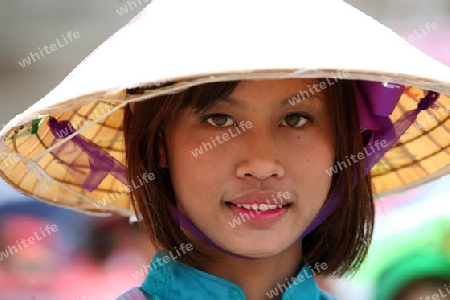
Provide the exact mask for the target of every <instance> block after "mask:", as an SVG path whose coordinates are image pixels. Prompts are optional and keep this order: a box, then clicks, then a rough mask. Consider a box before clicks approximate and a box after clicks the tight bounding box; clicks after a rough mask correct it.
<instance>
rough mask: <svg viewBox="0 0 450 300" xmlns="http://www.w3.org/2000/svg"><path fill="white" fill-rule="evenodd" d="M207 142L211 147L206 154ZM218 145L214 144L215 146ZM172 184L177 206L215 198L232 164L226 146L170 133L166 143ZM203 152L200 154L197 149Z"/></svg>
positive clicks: (181, 132) (208, 140)
mask: <svg viewBox="0 0 450 300" xmlns="http://www.w3.org/2000/svg"><path fill="white" fill-rule="evenodd" d="M206 142H209V143H210V144H211V147H212V149H210V148H209V147H208V146H206V147H207V149H208V151H205V147H203V145H206ZM216 144H217V143H216ZM167 148H168V161H169V168H170V173H171V179H172V184H173V187H174V190H175V194H176V196H177V199H178V201H180V204H181V205H182V206H184V205H183V204H185V203H189V205H190V204H200V203H203V204H204V203H205V202H204V201H205V199H217V198H218V197H220V192H221V190H222V189H223V184H224V182H226V181H227V179H229V177H230V174H231V173H230V172H232V166H233V163H232V162H231V161H230V159H231V157H232V155H230V153H229V149H228V147H227V145H217V147H214V144H213V143H212V142H211V140H210V136H209V135H208V136H207V137H204V136H201V137H196V136H193V135H190V136H189V133H188V132H184V131H182V130H180V131H178V132H175V133H173V134H172V136H171V138H170V139H169V140H168V143H167ZM200 148H201V149H202V152H203V153H201V152H200V151H198V149H200Z"/></svg>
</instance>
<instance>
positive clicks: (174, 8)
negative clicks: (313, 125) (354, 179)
mask: <svg viewBox="0 0 450 300" xmlns="http://www.w3.org/2000/svg"><path fill="white" fill-rule="evenodd" d="M342 74H345V75H346V77H345V78H344V79H361V80H370V81H379V82H390V83H395V84H401V85H405V86H407V88H406V89H405V92H404V93H403V95H402V98H401V100H400V103H399V104H398V106H397V107H396V109H395V111H394V113H393V114H392V120H393V121H395V120H396V119H397V118H399V116H400V115H401V114H402V112H404V111H405V110H409V109H413V108H415V107H416V106H417V101H418V99H420V98H421V97H423V95H424V90H433V91H436V92H439V93H441V94H446V95H450V69H449V68H447V67H445V66H444V65H442V64H440V63H438V62H436V61H434V60H433V59H431V58H429V57H428V56H426V55H424V54H423V53H421V52H420V51H418V50H417V49H415V48H414V47H412V46H411V45H409V44H408V43H407V42H406V41H405V40H403V39H402V38H400V37H398V36H397V35H396V34H395V33H393V32H392V31H391V30H390V29H388V28H386V27H384V26H383V25H381V24H380V23H378V22H377V21H375V20H373V19H372V18H370V17H368V16H366V15H365V14H363V13H362V12H360V11H358V10H356V9H355V8H353V7H352V6H350V5H348V4H346V3H345V2H343V1H339V0H316V1H298V0H279V1H276V2H273V1H256V0H227V1H211V0H192V1H182V0H154V1H152V2H151V4H150V5H149V6H147V7H146V8H145V9H144V10H143V11H142V12H141V13H140V14H139V15H138V16H137V17H136V18H135V19H133V20H132V21H131V22H130V23H129V24H127V25H126V26H125V27H123V28H122V29H121V30H119V31H118V32H117V33H116V34H114V35H113V36H111V37H110V38H109V39H108V40H106V41H105V42H104V43H103V44H102V45H101V46H99V47H98V48H97V49H96V50H95V51H94V52H93V53H92V54H91V55H89V56H88V57H87V58H86V59H85V60H84V61H83V62H82V63H81V64H80V65H79V66H78V67H77V68H75V69H74V70H73V71H72V73H71V74H69V76H68V77H67V78H66V79H64V81H63V82H61V83H60V84H59V85H58V86H57V87H56V88H55V89H54V90H52V91H51V92H50V93H49V94H48V95H46V96H45V97H44V98H43V99H41V100H40V101H39V102H37V103H36V104H35V105H33V106H32V107H30V108H29V109H28V110H26V111H25V112H24V113H23V114H21V115H19V116H17V117H16V118H14V119H13V120H12V121H11V122H10V123H9V124H7V126H5V128H4V129H3V131H2V132H1V133H0V141H1V142H0V154H2V156H3V160H2V161H1V162H0V163H1V165H0V168H1V171H0V176H1V177H2V178H3V179H4V180H5V181H6V182H8V183H9V184H10V185H12V186H13V187H14V188H16V189H17V190H19V191H21V192H22V193H25V194H27V195H30V196H32V197H35V198H38V199H41V200H44V201H47V202H49V203H52V204H56V205H62V206H65V207H68V208H72V209H76V210H80V211H84V212H90V213H99V214H102V213H103V214H108V213H118V214H121V215H126V216H133V214H134V213H133V211H132V208H131V206H130V202H129V198H128V192H127V189H126V188H125V184H124V183H123V182H121V181H120V180H118V179H116V178H117V177H114V176H113V175H111V174H110V173H107V174H104V178H102V180H101V183H100V184H99V186H98V188H97V189H95V190H93V191H88V190H86V189H85V188H83V187H82V184H83V182H85V181H86V180H89V179H90V178H89V174H88V169H89V164H90V162H89V160H88V159H86V158H85V157H84V156H83V155H82V151H80V150H79V149H76V147H72V148H71V147H70V146H68V147H64V145H67V143H68V141H69V140H70V139H71V138H72V137H75V136H78V137H80V138H81V137H82V138H85V139H87V140H90V141H92V142H94V143H96V144H97V145H98V146H100V147H101V148H103V149H104V150H105V151H106V152H108V153H109V154H110V155H111V156H112V157H114V158H115V159H116V160H117V161H119V162H122V163H124V144H123V133H122V117H123V108H124V106H125V105H126V103H128V102H130V101H142V100H145V99H150V98H153V97H155V96H158V95H162V94H165V93H176V92H178V91H181V90H183V89H186V88H188V87H190V86H194V85H198V84H201V83H205V82H213V81H227V80H238V79H252V78H254V79H257V78H258V79H264V78H286V77H298V78H325V77H326V78H332V77H335V78H336V77H337V78H339V77H341V78H342ZM134 87H146V88H145V90H146V91H145V92H143V93H142V94H133V95H127V93H126V90H127V88H134ZM143 90H144V89H143ZM437 105H438V106H440V107H441V108H444V110H445V109H446V108H447V107H448V110H450V98H449V97H446V96H443V95H441V97H440V98H439V100H438V102H437ZM426 114H427V112H422V113H421V114H419V118H418V119H419V121H421V120H425V121H424V123H423V124H421V125H420V126H417V127H416V126H412V127H411V128H410V130H409V131H408V132H407V134H405V135H404V136H402V137H401V139H400V141H399V142H398V143H397V144H396V145H395V146H394V148H393V149H391V151H390V152H389V153H387V155H386V156H385V157H384V158H383V160H382V161H381V162H380V163H379V164H378V165H377V166H375V167H374V168H373V171H372V172H373V175H374V178H375V185H376V190H377V192H378V193H379V194H383V193H388V192H392V191H399V190H401V189H405V188H410V187H413V186H415V185H418V184H421V183H424V182H426V181H429V180H432V179H434V178H437V177H439V176H442V175H445V174H447V173H449V171H450V167H448V164H449V162H450V155H449V144H450V131H449V129H450V120H449V113H448V111H446V112H445V113H441V114H435V115H436V119H430V120H429V121H427V116H426ZM51 118H54V119H56V120H58V121H62V120H64V121H66V120H67V121H69V122H70V123H71V124H72V126H73V132H69V134H70V136H68V137H66V138H63V139H55V137H54V135H53V134H52V132H51V131H50V128H49V120H53V119H51ZM87 178H88V179H87ZM97 179H98V178H97ZM128 190H129V189H128ZM106 199H109V201H108V204H107V205H105V206H103V205H100V206H99V205H98V204H99V203H101V201H102V200H106Z"/></svg>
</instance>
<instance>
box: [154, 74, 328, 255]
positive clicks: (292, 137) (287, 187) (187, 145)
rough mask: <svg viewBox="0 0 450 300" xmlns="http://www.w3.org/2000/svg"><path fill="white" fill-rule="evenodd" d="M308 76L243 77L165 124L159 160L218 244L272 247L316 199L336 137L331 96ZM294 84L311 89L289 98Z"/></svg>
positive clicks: (303, 220)
mask: <svg viewBox="0 0 450 300" xmlns="http://www.w3.org/2000/svg"><path fill="white" fill-rule="evenodd" d="M314 83H316V82H312V81H311V80H308V81H307V82H306V81H305V80H302V79H283V80H260V81H242V82H240V83H239V84H238V86H237V87H236V89H235V90H234V92H233V93H231V95H230V96H229V97H227V99H221V101H219V102H218V103H217V104H216V105H214V106H213V107H211V108H209V109H208V110H206V111H204V112H201V113H198V114H197V113H195V110H194V109H193V108H188V109H185V110H183V111H182V112H181V113H180V114H179V115H178V116H177V117H176V118H175V119H174V120H173V122H172V123H171V124H170V125H169V126H168V128H167V131H166V145H167V156H166V158H163V160H166V162H167V166H168V167H169V169H170V174H171V178H172V183H173V186H174V189H175V194H176V197H177V200H178V206H179V209H180V210H181V211H183V212H184V213H185V214H186V216H187V217H188V218H189V219H190V220H191V221H192V222H193V223H194V224H195V225H196V226H197V227H198V228H199V229H200V230H201V231H202V232H203V233H204V234H206V235H207V236H208V237H209V238H210V239H211V240H213V241H214V242H215V243H216V244H217V245H219V246H220V247H222V248H224V249H227V250H228V251H231V252H233V253H236V254H240V255H245V256H251V257H269V256H272V255H275V254H278V253H280V252H281V251H283V250H285V249H286V248H288V247H289V246H290V245H292V243H294V242H295V241H296V240H297V239H298V237H299V236H300V235H301V233H302V232H303V231H304V230H305V229H306V227H307V225H308V224H309V223H310V222H311V221H312V220H313V218H314V217H315V216H316V214H317V213H318V211H319V209H320V208H321V207H322V205H323V203H324V201H325V199H326V196H327V193H328V190H329V188H330V184H331V177H330V176H329V175H328V174H327V173H326V171H325V170H327V169H328V168H330V167H332V166H333V164H334V137H333V134H332V132H333V129H332V125H331V123H332V122H331V115H330V112H329V111H328V110H327V106H326V101H327V99H324V97H325V95H324V93H323V92H322V91H320V92H316V90H314V89H313V84H314ZM300 91H309V95H310V96H311V97H310V98H305V99H302V97H303V96H302V95H301V94H300V96H299V97H300V98H298V99H302V100H301V101H300V103H297V102H295V103H296V104H295V105H291V104H290V102H289V101H288V100H289V99H291V98H292V97H295V96H298V95H299V92H300ZM311 91H313V92H314V93H311ZM303 95H305V93H303ZM291 101H292V100H291ZM196 149H197V150H196Z"/></svg>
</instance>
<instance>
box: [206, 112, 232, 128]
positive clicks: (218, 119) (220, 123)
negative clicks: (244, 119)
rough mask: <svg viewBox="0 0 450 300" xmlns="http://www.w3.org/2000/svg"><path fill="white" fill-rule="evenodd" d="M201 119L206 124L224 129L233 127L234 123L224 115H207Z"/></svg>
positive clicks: (229, 117)
mask: <svg viewBox="0 0 450 300" xmlns="http://www.w3.org/2000/svg"><path fill="white" fill-rule="evenodd" d="M203 119H204V120H205V121H206V122H208V124H211V125H212V126H215V127H226V126H231V125H234V123H235V122H234V120H233V118H232V117H231V116H229V115H224V114H214V115H208V116H204V117H203Z"/></svg>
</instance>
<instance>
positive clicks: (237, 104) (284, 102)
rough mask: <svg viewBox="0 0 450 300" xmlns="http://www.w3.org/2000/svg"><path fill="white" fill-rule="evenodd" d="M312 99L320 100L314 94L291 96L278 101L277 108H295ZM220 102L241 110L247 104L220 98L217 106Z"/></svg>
mask: <svg viewBox="0 0 450 300" xmlns="http://www.w3.org/2000/svg"><path fill="white" fill-rule="evenodd" d="M298 99H299V100H300V101H299V100H298ZM312 99H322V98H321V97H320V96H319V95H316V94H312V95H309V94H307V96H306V97H305V96H304V95H303V94H301V93H298V94H293V95H291V96H290V97H288V98H284V99H282V100H281V101H280V103H279V105H278V107H279V108H284V107H285V106H287V105H291V106H295V105H297V104H299V103H300V102H302V101H303V100H312ZM221 102H224V103H227V104H229V105H231V106H233V107H236V108H241V109H243V108H246V107H247V103H246V102H244V101H241V100H237V99H235V98H232V97H225V98H222V99H220V100H219V101H218V102H217V104H218V103H221ZM291 102H295V103H294V105H292V104H291Z"/></svg>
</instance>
